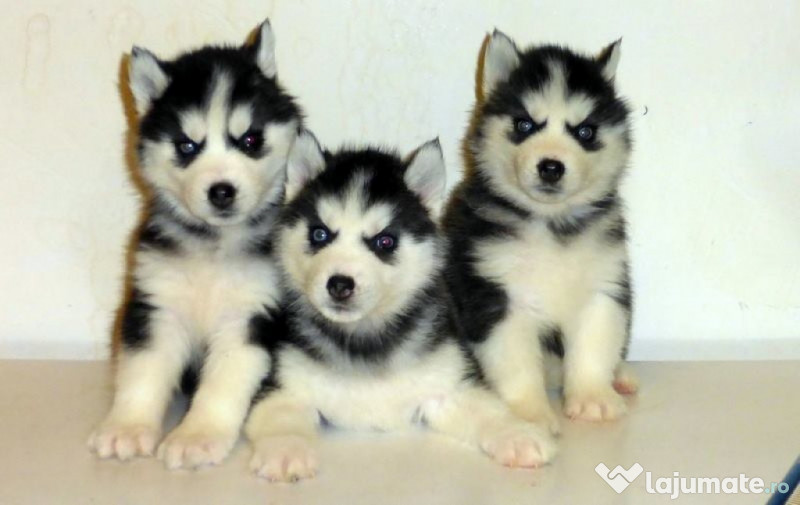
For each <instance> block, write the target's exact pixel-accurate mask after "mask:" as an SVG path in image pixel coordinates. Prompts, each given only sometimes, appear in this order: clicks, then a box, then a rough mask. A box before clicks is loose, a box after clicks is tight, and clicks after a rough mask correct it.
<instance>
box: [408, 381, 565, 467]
mask: <svg viewBox="0 0 800 505" xmlns="http://www.w3.org/2000/svg"><path fill="white" fill-rule="evenodd" d="M422 417H423V420H424V421H425V422H426V424H427V425H428V426H430V427H431V428H432V429H433V430H435V431H438V432H440V433H443V434H446V435H449V436H451V437H454V438H456V439H458V440H461V441H463V442H466V443H468V444H470V445H473V446H476V447H479V448H480V449H482V450H483V451H484V452H485V453H486V454H487V455H489V456H490V457H491V458H492V459H494V460H495V461H497V462H498V463H500V464H502V465H505V466H508V467H522V468H536V467H538V466H541V465H543V464H544V463H547V462H549V461H550V460H551V459H553V457H554V456H555V453H556V444H555V441H554V439H553V437H552V436H551V435H550V433H549V432H548V430H547V429H546V428H542V427H540V426H537V425H536V424H533V423H530V422H527V421H525V420H523V419H520V418H519V417H516V416H514V415H513V414H512V413H511V412H510V411H509V410H508V407H507V406H506V405H505V404H504V403H503V402H502V401H501V400H500V399H499V398H497V396H495V395H494V394H492V393H491V392H490V391H487V390H485V389H482V388H479V387H475V386H469V387H465V388H464V389H462V390H460V391H458V392H455V393H453V394H452V395H451V396H450V397H448V398H444V399H436V400H432V401H430V402H428V403H427V404H426V405H424V406H423V408H422Z"/></svg>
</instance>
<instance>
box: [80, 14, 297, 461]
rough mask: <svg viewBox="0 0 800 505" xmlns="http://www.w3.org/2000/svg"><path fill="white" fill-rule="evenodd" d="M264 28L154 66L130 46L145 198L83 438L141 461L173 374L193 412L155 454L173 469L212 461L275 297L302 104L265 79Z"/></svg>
mask: <svg viewBox="0 0 800 505" xmlns="http://www.w3.org/2000/svg"><path fill="white" fill-rule="evenodd" d="M273 46H274V42H273V35H272V30H271V28H270V25H269V23H268V22H264V24H263V25H262V26H261V27H260V30H259V32H258V35H257V37H256V40H255V43H254V44H252V45H245V46H244V47H236V48H233V47H205V48H202V49H200V50H197V51H193V52H189V53H186V54H183V55H181V56H179V57H178V58H177V59H175V60H173V61H159V60H158V59H156V57H155V56H153V55H152V54H151V53H149V52H148V51H145V50H143V49H136V48H134V50H133V53H132V55H131V59H130V67H129V68H130V88H131V92H132V94H133V97H134V98H135V102H136V108H137V111H138V114H139V131H138V133H139V137H138V138H139V143H138V161H139V169H140V173H141V175H142V178H143V179H144V180H145V181H146V183H147V186H148V190H149V193H150V195H148V196H150V199H149V201H148V202H147V205H148V215H147V219H146V222H145V223H144V224H143V226H142V228H141V231H140V234H139V236H138V247H137V250H136V252H135V260H136V261H135V267H134V270H133V272H132V278H133V293H132V297H131V300H130V302H129V303H128V305H127V306H126V307H125V308H124V315H123V322H122V348H121V350H120V354H119V356H118V363H117V369H116V392H115V395H114V402H113V406H112V407H111V411H110V413H109V414H108V417H107V418H106V419H105V421H103V423H102V424H101V425H100V426H99V427H98V428H97V430H96V431H95V433H94V434H93V435H92V436H91V438H90V441H89V444H90V447H91V448H92V450H94V451H95V452H96V453H97V454H98V455H99V456H100V457H117V458H119V459H127V458H130V457H133V456H137V455H138V456H148V455H151V454H152V453H153V451H154V448H155V444H156V443H157V442H158V440H159V438H160V432H161V426H162V422H163V417H164V413H165V410H166V408H167V406H168V404H169V401H170V398H171V396H172V393H173V391H174V389H175V388H176V386H178V385H179V383H181V382H182V377H184V378H186V377H190V376H191V377H194V378H195V379H196V381H197V384H198V386H197V389H196V392H195V394H194V396H193V398H192V402H191V408H190V409H189V412H188V413H187V414H186V416H185V418H184V419H183V421H182V422H181V423H180V425H179V426H178V427H177V428H176V429H175V430H174V431H172V433H170V434H169V436H168V437H167V438H166V440H165V441H164V442H163V443H162V444H161V446H160V448H159V456H160V457H161V458H162V459H164V460H165V463H166V465H167V466H168V467H170V468H177V467H194V466H200V465H205V464H216V463H218V462H220V461H221V460H222V459H223V458H224V457H225V456H226V455H227V453H228V452H229V450H230V449H231V447H232V446H233V444H234V443H235V441H236V440H237V438H238V435H239V430H240V428H241V423H242V421H243V420H244V417H245V415H246V414H247V411H248V408H249V406H250V401H251V398H252V396H253V394H254V393H255V391H256V389H257V387H258V384H259V382H260V381H261V379H263V377H264V376H265V375H266V372H267V369H268V365H269V361H268V359H269V358H268V354H267V353H266V350H265V349H264V348H263V347H262V346H260V345H259V344H258V341H256V340H254V339H252V338H251V337H252V336H251V330H250V328H251V321H252V320H254V319H259V320H263V319H264V318H267V319H269V318H270V317H271V316H270V311H271V310H272V309H273V308H275V307H277V305H278V302H279V298H280V296H279V293H280V291H279V282H278V280H279V276H278V274H277V272H276V269H275V266H274V264H273V260H272V256H271V246H270V244H271V233H272V227H273V223H274V220H275V217H276V214H277V206H278V204H279V203H280V202H281V199H282V197H283V187H284V182H285V169H286V160H287V156H288V152H289V148H290V146H291V145H292V143H293V142H294V139H295V137H296V135H297V130H298V127H299V126H300V123H301V117H300V112H299V110H298V108H297V106H295V104H294V102H293V100H292V98H291V97H289V96H288V95H287V94H286V93H284V91H283V90H282V89H281V88H280V87H279V86H278V84H277V83H276V81H275V59H274V48H273Z"/></svg>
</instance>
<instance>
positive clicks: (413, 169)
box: [403, 137, 447, 217]
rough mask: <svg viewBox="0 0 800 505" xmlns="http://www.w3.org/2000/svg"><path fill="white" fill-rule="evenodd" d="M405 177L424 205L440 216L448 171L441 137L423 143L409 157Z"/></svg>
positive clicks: (436, 215) (407, 183) (409, 186)
mask: <svg viewBox="0 0 800 505" xmlns="http://www.w3.org/2000/svg"><path fill="white" fill-rule="evenodd" d="M407 163H408V166H407V168H406V172H405V175H404V176H403V179H404V180H405V183H406V185H407V186H408V188H409V189H410V190H411V191H413V192H414V193H416V194H417V196H419V198H420V200H422V203H423V205H425V207H427V208H428V210H429V211H431V213H432V214H433V215H434V216H435V217H438V216H439V212H440V211H441V208H442V204H443V203H444V196H445V187H446V182H447V171H446V169H445V166H444V154H442V146H441V145H440V144H439V138H438V137H437V138H435V139H433V140H431V141H428V142H426V143H424V144H422V145H421V146H420V147H418V148H417V150H416V151H414V152H413V153H411V155H410V156H409V157H408V161H407Z"/></svg>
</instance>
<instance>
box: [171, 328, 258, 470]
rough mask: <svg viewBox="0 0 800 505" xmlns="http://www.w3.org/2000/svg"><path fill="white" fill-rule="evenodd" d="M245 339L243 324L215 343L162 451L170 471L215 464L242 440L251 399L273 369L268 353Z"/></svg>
mask: <svg viewBox="0 0 800 505" xmlns="http://www.w3.org/2000/svg"><path fill="white" fill-rule="evenodd" d="M246 339H247V333H246V330H245V329H244V328H243V327H242V326H238V327H235V328H230V329H229V330H228V332H227V333H225V332H223V333H221V334H218V335H216V336H215V337H213V338H212V339H211V346H210V347H209V354H208V357H207V358H206V361H205V363H204V364H203V370H202V374H201V377H200V384H199V386H198V388H197V392H196V393H195V395H194V397H193V398H192V403H191V407H190V408H189V412H187V413H186V416H185V417H184V419H183V421H181V423H180V424H179V425H178V427H176V428H175V429H174V430H173V431H172V432H171V433H170V434H169V435H168V436H167V438H166V439H165V440H164V442H162V444H161V446H160V447H159V449H158V457H159V459H162V460H163V461H164V463H165V464H166V466H167V468H170V469H176V468H196V467H200V466H205V465H217V464H219V463H221V462H222V460H223V459H225V457H226V456H227V455H228V453H229V452H230V451H231V449H232V448H233V446H234V444H235V443H236V441H237V440H238V439H239V431H240V429H241V427H242V423H243V422H244V419H245V417H246V416H247V410H248V408H249V407H250V401H251V399H252V398H253V395H254V394H255V392H256V389H257V388H258V385H259V383H260V381H261V379H262V378H263V377H264V376H265V375H266V373H267V371H268V369H269V355H268V354H267V352H266V351H265V350H264V349H262V348H261V347H257V346H254V345H251V344H248V343H246V342H245V340H246Z"/></svg>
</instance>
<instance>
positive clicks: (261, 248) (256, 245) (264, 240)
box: [249, 235, 275, 257]
mask: <svg viewBox="0 0 800 505" xmlns="http://www.w3.org/2000/svg"><path fill="white" fill-rule="evenodd" d="M249 250H250V252H252V253H253V254H255V255H256V256H265V257H266V256H272V253H273V252H274V250H275V244H274V243H273V240H272V235H262V236H260V237H256V238H255V240H253V241H252V242H251V243H250V249H249Z"/></svg>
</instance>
